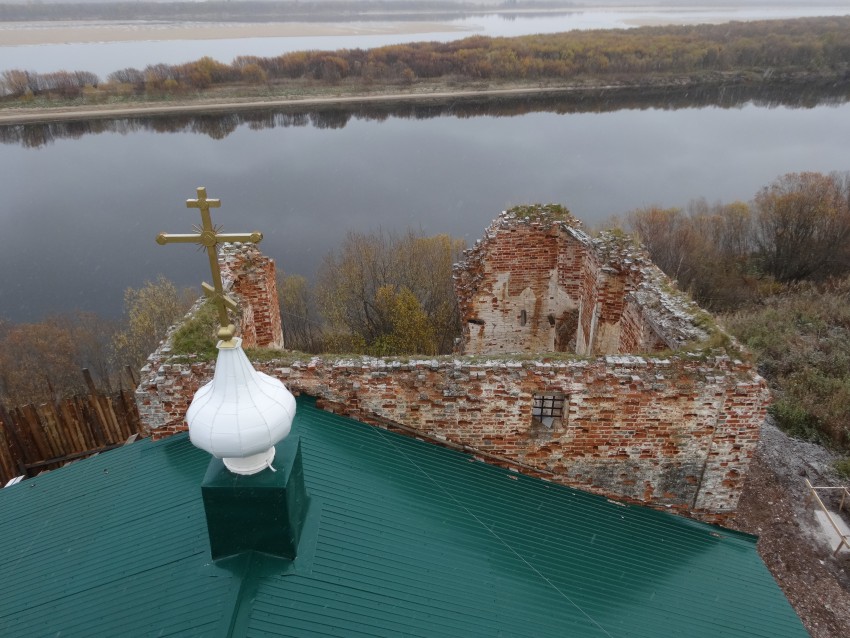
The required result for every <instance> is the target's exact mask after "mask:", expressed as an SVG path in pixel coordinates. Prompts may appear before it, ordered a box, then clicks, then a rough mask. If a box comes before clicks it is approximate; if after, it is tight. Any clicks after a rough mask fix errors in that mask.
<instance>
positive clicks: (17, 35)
mask: <svg viewBox="0 0 850 638" xmlns="http://www.w3.org/2000/svg"><path fill="white" fill-rule="evenodd" d="M466 30H467V29H464V28H461V27H458V26H456V25H452V24H450V23H448V22H327V23H326V22H271V23H244V22H226V23H225V22H218V23H216V22H120V23H116V22H49V23H36V22H30V23H4V24H0V42H2V43H3V46H24V45H34V44H63V43H90V42H139V41H145V40H228V39H233V40H235V39H240V38H290V37H309V36H342V35H387V34H405V33H440V32H443V33H445V32H450V31H466Z"/></svg>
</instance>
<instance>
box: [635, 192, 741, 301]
mask: <svg viewBox="0 0 850 638" xmlns="http://www.w3.org/2000/svg"><path fill="white" fill-rule="evenodd" d="M628 222H629V224H630V226H631V228H632V229H633V230H634V231H635V232H636V233H637V235H638V236H639V238H640V240H641V241H642V243H643V245H644V246H645V247H646V249H647V251H648V252H649V254H650V257H652V260H653V261H654V262H655V264H656V265H657V266H658V267H659V268H661V270H663V271H664V272H665V274H667V276H669V277H670V278H671V279H674V280H676V282H677V283H678V285H679V287H680V288H681V289H683V290H687V291H689V292H690V293H691V294H693V296H694V297H695V298H696V299H697V301H699V302H700V303H701V304H703V305H704V306H707V307H711V308H715V309H726V308H730V307H733V306H736V305H738V304H740V303H741V302H743V301H745V300H747V299H750V298H751V297H752V296H753V295H754V294H755V287H756V281H755V278H754V276H753V274H752V273H751V272H750V270H751V268H750V264H751V253H752V249H753V225H752V216H751V212H750V207H749V206H748V205H747V204H745V203H743V202H734V203H732V204H715V205H713V206H710V205H708V204H707V203H706V202H705V201H704V200H696V201H694V202H691V204H690V205H689V207H688V210H687V211H684V210H682V209H680V208H666V209H664V208H658V207H650V208H642V209H638V210H635V211H632V212H631V213H629V215H628Z"/></svg>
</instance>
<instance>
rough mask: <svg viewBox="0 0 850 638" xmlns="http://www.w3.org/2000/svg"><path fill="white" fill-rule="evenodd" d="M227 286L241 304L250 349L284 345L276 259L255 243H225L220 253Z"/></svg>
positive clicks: (243, 331)
mask: <svg viewBox="0 0 850 638" xmlns="http://www.w3.org/2000/svg"><path fill="white" fill-rule="evenodd" d="M219 265H220V267H221V275H222V279H223V280H224V287H225V288H226V289H227V290H228V291H229V292H230V293H231V294H232V295H233V296H234V297H236V298H237V299H238V300H239V301H241V303H240V314H241V316H240V322H239V328H240V336H241V337H242V342H243V346H244V347H246V348H253V347H260V348H283V345H284V344H283V327H282V325H281V319H280V305H279V304H278V296H277V278H276V272H275V263H274V260H273V259H270V258H269V257H266V256H265V255H263V254H262V253H261V252H260V250H259V249H258V248H257V247H256V246H254V245H253V244H241V243H235V244H225V245H224V246H223V247H222V249H221V252H220V253H219Z"/></svg>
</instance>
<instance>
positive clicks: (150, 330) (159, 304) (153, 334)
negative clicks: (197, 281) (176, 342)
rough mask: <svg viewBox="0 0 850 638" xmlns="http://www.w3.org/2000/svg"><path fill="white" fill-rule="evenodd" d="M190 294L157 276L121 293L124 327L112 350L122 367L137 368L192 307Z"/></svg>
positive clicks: (117, 334) (115, 339)
mask: <svg viewBox="0 0 850 638" xmlns="http://www.w3.org/2000/svg"><path fill="white" fill-rule="evenodd" d="M192 297H193V294H192V293H191V292H190V291H182V292H181V291H179V290H178V289H177V286H175V285H174V284H173V283H172V282H171V281H169V280H168V279H166V278H165V277H162V276H160V277H159V278H158V279H157V280H156V281H148V282H145V284H144V285H143V286H142V287H141V288H127V290H125V291H124V325H123V327H122V328H121V329H120V330H119V331H118V332H117V333H116V334H115V337H114V339H113V346H114V348H115V351H116V353H117V358H118V360H119V361H120V362H121V363H122V364H126V365H130V366H133V367H134V368H138V367H140V366H141V365H142V364H143V363H144V361H145V359H146V358H147V356H148V355H149V354H150V353H151V352H153V351H154V350H155V349H156V347H157V345H158V344H159V342H160V340H161V339H163V338H164V337H165V333H166V331H167V330H168V328H169V327H170V326H172V325H173V324H174V323H175V322H176V321H177V320H178V319H179V318H180V317H182V316H183V315H184V314H185V313H186V312H187V311H188V310H189V307H190V306H191V301H192Z"/></svg>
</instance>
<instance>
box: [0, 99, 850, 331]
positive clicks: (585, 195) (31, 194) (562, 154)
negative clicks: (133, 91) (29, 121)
mask: <svg viewBox="0 0 850 638" xmlns="http://www.w3.org/2000/svg"><path fill="white" fill-rule="evenodd" d="M674 101H675V100H672V99H671V101H668V102H662V103H661V106H660V107H652V108H649V107H647V105H646V104H640V103H635V104H633V105H632V106H633V108H625V109H622V108H621V109H619V110H615V111H608V112H606V111H604V106H605V104H604V103H603V104H601V105H598V108H597V110H600V109H602V110H601V111H600V112H571V111H577V110H579V109H578V107H577V106H576V105H575V104H569V103H562V104H560V105H558V104H549V105H547V106H545V108H544V107H539V108H542V109H543V110H539V111H535V108H538V107H536V106H535V105H531V108H520V106H517V105H513V106H511V107H510V111H509V112H521V111H524V110H529V111H531V112H529V113H527V114H524V115H521V116H516V117H496V116H494V115H478V116H476V115H473V111H471V110H464V109H463V108H459V107H454V108H449V109H448V111H443V112H442V114H440V113H441V111H440V109H437V108H434V109H432V110H431V111H430V112H428V113H425V112H418V113H417V112H414V113H412V115H414V116H423V115H425V114H428V115H434V117H430V118H424V117H422V118H420V119H417V118H416V117H412V118H411V117H399V116H398V115H392V114H389V113H381V114H374V113H372V114H368V113H365V112H361V113H355V114H353V115H350V114H346V113H330V114H329V113H324V114H292V113H288V114H269V113H265V114H253V115H251V114H249V115H240V116H237V115H231V116H226V117H223V118H216V119H212V118H201V119H195V120H189V119H186V120H183V121H177V122H174V121H168V120H148V121H144V120H135V121H123V122H118V123H115V124H112V125H108V126H104V125H97V124H92V123H89V124H86V125H81V126H78V128H77V129H76V130H74V131H71V132H72V133H74V134H75V135H76V134H79V135H81V136H79V137H78V139H71V138H67V137H63V136H62V135H64V134H67V133H68V132H69V131H67V130H65V131H58V130H54V131H53V132H52V133H51V131H50V129H49V127H48V128H46V129H42V132H41V133H38V132H36V131H35V129H28V130H24V129H22V128H13V127H9V128H6V129H0V133H2V136H3V137H4V138H5V140H6V141H7V142H12V143H6V144H3V145H0V189H2V193H3V206H2V208H0V269H2V270H0V271H2V273H3V276H2V278H0V315H3V316H6V317H8V318H10V319H14V320H19V321H23V320H30V319H37V318H40V317H41V316H43V315H44V314H46V313H49V312H52V311H57V310H62V309H70V308H83V309H87V310H96V311H98V312H103V313H107V314H113V315H114V314H117V313H118V312H120V308H121V298H122V291H123V289H124V288H125V287H126V286H129V285H133V286H137V285H140V284H141V283H142V282H143V281H144V280H145V279H150V278H153V277H155V276H156V275H157V274H159V273H164V274H166V275H167V276H168V277H170V278H172V279H175V280H177V281H178V282H179V283H181V284H186V285H195V284H197V282H199V281H200V280H201V279H203V278H204V277H206V276H207V275H206V274H205V272H204V261H205V260H204V259H203V258H202V257H201V256H200V255H198V254H194V252H193V250H191V249H190V248H189V247H187V246H166V247H161V246H158V245H157V244H156V243H155V242H154V237H155V236H156V234H157V232H159V231H169V232H187V231H188V230H189V229H190V228H191V226H192V224H194V223H196V222H197V220H196V219H195V217H196V215H197V211H194V210H187V209H186V208H185V205H184V203H183V202H184V200H185V199H186V198H188V197H193V196H194V189H195V187H197V186H201V185H203V186H206V187H207V188H208V191H209V193H210V196H211V197H220V198H221V199H222V202H223V206H222V208H221V209H219V210H218V211H215V212H214V218H215V221H216V223H219V224H222V225H223V226H224V227H225V229H227V230H232V231H250V230H261V231H263V232H264V233H265V235H266V239H265V240H264V243H263V247H264V249H265V251H266V252H267V253H268V254H270V255H271V256H273V257H275V258H276V259H277V260H278V263H279V265H281V266H282V267H283V269H284V270H286V271H287V272H297V273H302V274H305V275H308V276H309V275H311V274H313V273H314V272H315V270H316V268H317V267H318V264H319V263H320V260H321V257H322V255H323V254H325V253H326V252H327V251H329V250H332V249H333V247H334V246H336V245H337V244H338V243H339V241H340V240H341V239H342V238H343V237H344V235H345V233H346V232H348V231H349V230H364V231H371V230H376V229H379V228H383V229H385V230H398V231H403V230H405V229H406V228H408V227H414V228H421V229H422V230H424V231H425V232H427V233H441V232H445V233H450V234H452V235H455V236H461V237H464V238H466V239H467V242H468V243H471V242H472V241H474V240H475V239H476V238H478V237H479V236H480V235H481V233H482V231H483V229H484V227H485V226H486V225H487V224H488V223H489V221H490V220H491V219H492V218H493V217H495V216H496V215H497V214H498V212H499V211H500V210H502V209H503V208H505V207H507V206H511V205H513V204H517V203H526V202H560V203H563V204H566V205H567V206H568V207H569V208H570V209H571V210H572V211H573V212H574V213H575V214H576V215H578V216H579V217H581V218H582V219H584V220H585V221H586V222H588V223H590V224H595V223H599V222H601V221H602V220H605V219H607V218H608V217H609V216H611V215H622V214H624V213H625V212H627V211H628V210H630V209H632V208H635V207H637V206H644V205H648V204H660V205H664V206H682V205H685V204H687V202H688V201H689V200H691V199H693V198H697V197H706V198H707V199H708V200H709V201H715V200H722V201H732V200H736V199H741V200H749V199H750V198H752V196H753V195H754V194H755V192H756V191H757V190H758V188H760V187H761V186H763V185H765V184H767V183H769V182H770V181H771V180H773V179H774V178H775V177H777V176H778V175H781V174H783V173H786V172H790V171H804V170H813V171H823V172H829V171H833V170H850V160H848V156H847V152H846V140H847V139H850V105H848V104H847V103H846V102H841V103H839V104H833V105H823V106H817V107H814V108H793V107H790V106H757V105H755V104H753V103H751V102H747V103H744V104H737V103H735V102H733V104H737V105H735V106H734V107H732V108H730V104H728V103H727V104H726V108H721V107H718V106H712V107H701V108H696V107H692V108H681V109H678V110H668V109H666V108H662V107H665V106H667V105H668V104H669V103H671V102H674ZM768 103H769V104H775V102H768ZM618 106H621V105H618ZM479 108H480V109H485V110H486V109H490V110H489V112H491V113H493V112H494V111H493V108H492V106H486V105H479ZM557 110H561V111H565V112H566V113H557V112H553V111H557ZM408 115H411V114H408ZM91 130H95V131H96V132H97V133H98V134H87V131H91ZM158 130H163V131H168V130H173V131H175V132H170V133H168V134H163V133H160V132H158ZM195 131H199V132H195ZM57 132H58V133H60V134H59V135H57V134H56V133H57ZM25 138H29V139H30V142H32V140H33V139H36V138H39V139H41V140H42V141H45V140H46V139H47V140H52V141H50V142H49V143H45V144H42V145H40V146H38V145H36V146H23V145H21V144H20V143H17V142H14V139H18V140H19V141H20V140H21V139H25Z"/></svg>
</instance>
